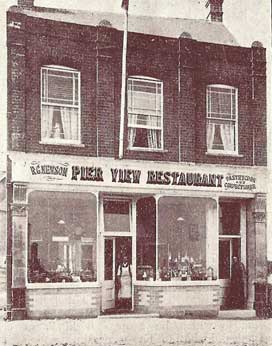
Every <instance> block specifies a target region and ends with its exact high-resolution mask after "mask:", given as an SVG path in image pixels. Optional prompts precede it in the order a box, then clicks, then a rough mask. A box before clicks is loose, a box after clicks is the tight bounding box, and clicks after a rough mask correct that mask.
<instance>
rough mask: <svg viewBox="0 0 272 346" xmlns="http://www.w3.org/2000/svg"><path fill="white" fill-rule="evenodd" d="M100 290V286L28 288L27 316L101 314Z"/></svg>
mask: <svg viewBox="0 0 272 346" xmlns="http://www.w3.org/2000/svg"><path fill="white" fill-rule="evenodd" d="M100 291H101V288H100V287H92V288H64V287H63V288H42V289H38V288H37V289H28V290H27V291H26V310H27V317H28V318H65V317H69V318H71V317H97V316H98V315H99V314H100V300H101V298H100V295H101V292H100Z"/></svg>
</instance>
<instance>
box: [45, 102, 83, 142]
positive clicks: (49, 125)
mask: <svg viewBox="0 0 272 346" xmlns="http://www.w3.org/2000/svg"><path fill="white" fill-rule="evenodd" d="M78 120H79V111H78V109H77V108H67V107H59V106H45V105H42V117H41V130H42V133H41V136H42V139H48V138H54V139H66V140H78V139H79V128H78V127H79V121H78Z"/></svg>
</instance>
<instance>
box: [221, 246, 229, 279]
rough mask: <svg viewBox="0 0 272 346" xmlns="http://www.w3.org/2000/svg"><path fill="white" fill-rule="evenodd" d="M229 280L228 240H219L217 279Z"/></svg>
mask: <svg viewBox="0 0 272 346" xmlns="http://www.w3.org/2000/svg"><path fill="white" fill-rule="evenodd" d="M229 278H230V240H219V279H229Z"/></svg>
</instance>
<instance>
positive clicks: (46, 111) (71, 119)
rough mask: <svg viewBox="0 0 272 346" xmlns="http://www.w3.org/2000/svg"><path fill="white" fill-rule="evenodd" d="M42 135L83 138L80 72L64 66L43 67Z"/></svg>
mask: <svg viewBox="0 0 272 346" xmlns="http://www.w3.org/2000/svg"><path fill="white" fill-rule="evenodd" d="M41 139H42V142H48V143H56V144H78V143H79V142H80V73H79V71H76V70H74V69H70V68H66V67H61V66H44V67H42V69H41Z"/></svg>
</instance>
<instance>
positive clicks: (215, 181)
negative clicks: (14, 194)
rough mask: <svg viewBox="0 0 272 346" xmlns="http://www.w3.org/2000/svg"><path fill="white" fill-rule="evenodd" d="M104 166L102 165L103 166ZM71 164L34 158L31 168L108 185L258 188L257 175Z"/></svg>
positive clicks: (45, 174) (38, 174) (51, 177)
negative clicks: (47, 161) (45, 161)
mask: <svg viewBox="0 0 272 346" xmlns="http://www.w3.org/2000/svg"><path fill="white" fill-rule="evenodd" d="M102 167H103V168H102ZM102 167H97V166H95V165H92V166H80V165H74V166H71V165H70V164H69V163H67V162H65V163H56V164H55V163H54V164H51V163H46V164H45V163H44V162H42V163H41V162H40V161H32V162H31V163H30V166H29V169H30V172H31V176H32V177H38V178H39V177H42V178H43V179H46V180H64V179H66V180H71V181H73V182H74V181H86V182H88V181H89V182H104V181H105V183H106V184H120V183H121V184H135V185H137V184H141V185H145V186H147V185H165V186H167V185H168V186H184V187H190V186H199V187H208V188H223V189H224V190H240V191H241V190H242V191H244V192H251V191H253V190H255V189H256V178H255V177H253V176H249V175H245V174H227V175H223V174H214V173H199V172H182V171H169V170H167V171H163V170H146V169H142V170H141V169H132V168H116V167H104V166H103V165H102Z"/></svg>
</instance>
